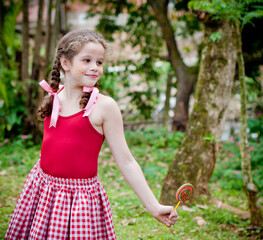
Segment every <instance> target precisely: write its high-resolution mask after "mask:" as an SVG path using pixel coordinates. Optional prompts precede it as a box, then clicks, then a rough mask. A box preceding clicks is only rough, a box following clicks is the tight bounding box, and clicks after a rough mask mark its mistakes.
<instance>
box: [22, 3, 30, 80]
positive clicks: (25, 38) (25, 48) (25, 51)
mask: <svg viewBox="0 0 263 240" xmlns="http://www.w3.org/2000/svg"><path fill="white" fill-rule="evenodd" d="M22 11H23V31H22V67H21V71H22V73H21V77H22V81H24V82H25V81H28V79H29V72H28V64H29V63H28V57H29V20H28V1H27V0H23V4H22Z"/></svg>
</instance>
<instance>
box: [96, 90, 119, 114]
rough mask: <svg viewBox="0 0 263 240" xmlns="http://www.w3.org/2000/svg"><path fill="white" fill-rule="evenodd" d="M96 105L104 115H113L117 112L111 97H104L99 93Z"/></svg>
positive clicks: (116, 106) (117, 108)
mask: <svg viewBox="0 0 263 240" xmlns="http://www.w3.org/2000/svg"><path fill="white" fill-rule="evenodd" d="M98 105H99V106H100V108H101V109H102V111H103V112H104V113H105V114H113V113H114V112H116V111H118V112H119V107H118V104H117V102H116V101H115V100H114V99H113V98H112V97H109V96H106V95H104V94H102V93H99V96H98Z"/></svg>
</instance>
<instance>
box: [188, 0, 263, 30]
mask: <svg viewBox="0 0 263 240" xmlns="http://www.w3.org/2000/svg"><path fill="white" fill-rule="evenodd" d="M188 7H189V8H191V9H193V10H199V11H204V12H207V13H209V14H210V15H211V16H212V17H213V19H214V20H219V19H230V20H232V21H237V22H239V23H240V25H241V27H243V26H244V25H246V24H248V23H252V19H254V18H262V17H263V5H262V1H260V0H248V1H239V0H235V1H229V0H213V1H207V0H202V1H190V2H189V3H188Z"/></svg>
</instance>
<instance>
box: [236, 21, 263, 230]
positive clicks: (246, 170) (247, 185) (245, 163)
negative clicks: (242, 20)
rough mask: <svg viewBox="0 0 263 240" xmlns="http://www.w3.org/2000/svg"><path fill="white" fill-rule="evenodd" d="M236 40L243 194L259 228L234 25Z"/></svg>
mask: <svg viewBox="0 0 263 240" xmlns="http://www.w3.org/2000/svg"><path fill="white" fill-rule="evenodd" d="M236 38H237V57H238V76H239V81H240V97H241V98H240V99H241V111H240V153H241V159H242V176H243V186H244V190H245V193H246V195H247V197H248V205H249V210H250V213H251V222H252V225H253V226H259V227H261V224H262V214H261V209H260V204H259V203H258V189H257V187H256V186H255V184H254V183H253V179H252V176H251V157H250V153H249V147H248V139H247V114H246V109H247V102H246V98H247V93H246V83H245V66H244V58H243V52H242V40H241V33H240V26H239V25H238V24H236Z"/></svg>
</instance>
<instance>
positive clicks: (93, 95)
mask: <svg viewBox="0 0 263 240" xmlns="http://www.w3.org/2000/svg"><path fill="white" fill-rule="evenodd" d="M83 92H92V93H91V95H90V98H89V101H88V103H87V105H86V107H85V109H84V111H85V112H84V114H83V117H87V116H89V114H90V113H91V112H92V110H93V108H94V107H95V103H96V102H97V99H98V94H99V89H98V88H96V87H91V88H90V87H83Z"/></svg>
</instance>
